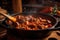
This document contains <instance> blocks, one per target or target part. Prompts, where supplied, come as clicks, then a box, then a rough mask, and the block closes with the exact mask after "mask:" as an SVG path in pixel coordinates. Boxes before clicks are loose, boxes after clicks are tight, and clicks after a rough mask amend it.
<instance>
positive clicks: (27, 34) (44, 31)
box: [5, 13, 58, 38]
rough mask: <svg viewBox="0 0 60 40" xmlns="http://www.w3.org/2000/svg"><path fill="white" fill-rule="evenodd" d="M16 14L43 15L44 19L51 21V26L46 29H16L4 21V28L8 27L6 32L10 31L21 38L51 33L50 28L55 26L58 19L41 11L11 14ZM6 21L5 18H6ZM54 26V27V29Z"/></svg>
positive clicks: (39, 36)
mask: <svg viewBox="0 0 60 40" xmlns="http://www.w3.org/2000/svg"><path fill="white" fill-rule="evenodd" d="M17 15H24V16H27V15H33V16H36V17H39V16H41V17H43V18H45V19H49V20H51V22H52V25H53V26H52V27H50V28H47V29H41V30H22V29H16V28H15V27H10V25H8V24H7V23H5V25H7V26H6V28H7V29H8V33H12V34H13V35H14V36H17V37H21V38H43V37H46V36H47V35H49V34H50V33H51V30H55V29H57V28H55V26H56V25H57V24H58V20H57V19H56V18H55V17H53V16H52V15H49V14H43V13H31V14H29V13H28V14H27V13H21V14H20V13H18V14H13V16H17ZM6 21H7V20H6ZM54 28H55V29H54Z"/></svg>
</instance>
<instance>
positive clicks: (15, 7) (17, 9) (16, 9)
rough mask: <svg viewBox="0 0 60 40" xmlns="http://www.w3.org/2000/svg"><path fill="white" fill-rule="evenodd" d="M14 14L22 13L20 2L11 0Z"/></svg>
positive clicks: (20, 0) (19, 0)
mask: <svg viewBox="0 0 60 40" xmlns="http://www.w3.org/2000/svg"><path fill="white" fill-rule="evenodd" d="M12 3H13V11H14V13H17V12H20V13H21V12H22V0H12Z"/></svg>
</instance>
